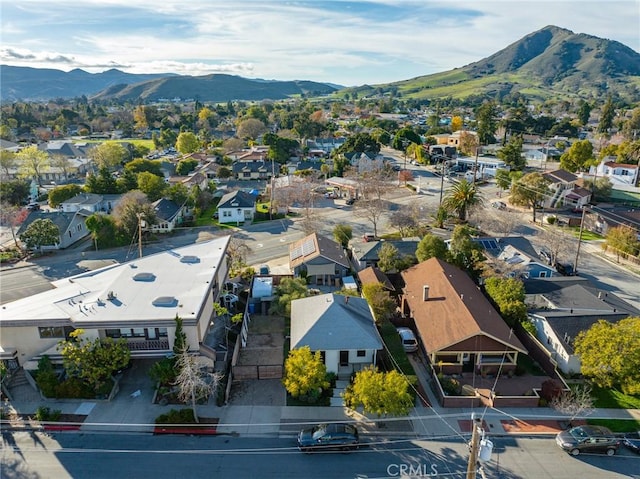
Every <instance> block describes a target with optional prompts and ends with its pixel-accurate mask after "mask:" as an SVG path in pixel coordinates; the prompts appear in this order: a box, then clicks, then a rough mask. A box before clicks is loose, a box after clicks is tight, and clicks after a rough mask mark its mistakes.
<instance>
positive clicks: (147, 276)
mask: <svg viewBox="0 0 640 479" xmlns="http://www.w3.org/2000/svg"><path fill="white" fill-rule="evenodd" d="M155 279H156V275H155V274H153V273H138V274H136V275H134V276H133V280H134V281H148V282H151V281H155Z"/></svg>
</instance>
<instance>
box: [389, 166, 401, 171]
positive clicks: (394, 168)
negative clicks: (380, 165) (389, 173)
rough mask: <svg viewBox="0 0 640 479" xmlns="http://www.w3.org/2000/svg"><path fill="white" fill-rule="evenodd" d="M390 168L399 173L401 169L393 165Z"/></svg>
mask: <svg viewBox="0 0 640 479" xmlns="http://www.w3.org/2000/svg"><path fill="white" fill-rule="evenodd" d="M391 168H392V169H393V171H400V170H401V169H402V167H401V166H400V165H393V166H392V167H391Z"/></svg>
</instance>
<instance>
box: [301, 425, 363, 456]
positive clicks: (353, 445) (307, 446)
mask: <svg viewBox="0 0 640 479" xmlns="http://www.w3.org/2000/svg"><path fill="white" fill-rule="evenodd" d="M359 446H360V439H359V436H358V429H357V428H356V427H355V426H353V425H351V424H346V423H331V424H318V425H317V426H314V427H312V428H310V429H303V430H302V431H300V433H299V434H298V448H299V449H300V450H301V451H303V452H311V451H315V450H330V449H340V450H343V451H348V450H351V449H357V448H358V447H359Z"/></svg>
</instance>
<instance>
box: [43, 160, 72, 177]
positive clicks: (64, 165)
mask: <svg viewBox="0 0 640 479" xmlns="http://www.w3.org/2000/svg"><path fill="white" fill-rule="evenodd" d="M49 163H50V164H51V166H53V167H54V168H58V169H60V170H61V171H62V175H63V176H64V179H65V180H67V179H68V178H69V170H71V167H72V164H71V159H70V158H68V157H66V156H65V155H53V156H52V157H51V159H50V160H49Z"/></svg>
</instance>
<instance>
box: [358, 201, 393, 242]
mask: <svg viewBox="0 0 640 479" xmlns="http://www.w3.org/2000/svg"><path fill="white" fill-rule="evenodd" d="M388 211H389V204H388V203H387V202H386V201H384V200H379V199H375V198H374V199H371V200H365V199H361V200H360V201H358V202H356V204H355V208H354V214H355V215H356V216H359V217H361V218H365V219H367V220H369V221H370V222H371V225H372V226H373V234H374V236H378V224H379V223H380V220H382V218H383V217H384V216H385V215H386V214H387V213H388Z"/></svg>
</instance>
